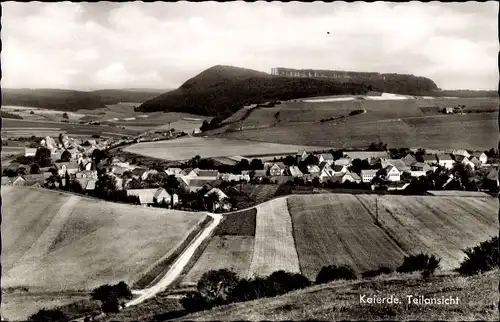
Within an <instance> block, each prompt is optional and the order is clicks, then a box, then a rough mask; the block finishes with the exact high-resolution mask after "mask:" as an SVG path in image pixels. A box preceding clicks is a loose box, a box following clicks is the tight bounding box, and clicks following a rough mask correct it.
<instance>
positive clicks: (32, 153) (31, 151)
mask: <svg viewBox="0 0 500 322" xmlns="http://www.w3.org/2000/svg"><path fill="white" fill-rule="evenodd" d="M36 151H37V149H36V148H24V156H25V157H34V156H35V154H36Z"/></svg>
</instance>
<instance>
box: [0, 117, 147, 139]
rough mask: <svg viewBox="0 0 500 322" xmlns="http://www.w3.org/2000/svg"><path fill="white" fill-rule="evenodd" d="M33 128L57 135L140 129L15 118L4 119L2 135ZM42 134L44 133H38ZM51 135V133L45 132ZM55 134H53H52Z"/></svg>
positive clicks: (23, 133) (125, 132) (128, 132)
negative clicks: (62, 133)
mask: <svg viewBox="0 0 500 322" xmlns="http://www.w3.org/2000/svg"><path fill="white" fill-rule="evenodd" d="M33 129H36V131H37V132H44V133H46V132H47V133H48V132H50V133H52V132H57V135H59V133H61V132H65V133H68V134H89V135H91V134H101V135H103V136H106V135H105V134H108V135H107V136H109V135H114V136H123V135H135V134H137V133H138V131H133V130H127V129H121V128H118V127H112V126H106V125H86V124H70V123H60V122H50V121H43V122H42V121H24V120H14V119H4V120H2V135H4V133H5V134H7V135H9V134H10V135H11V136H26V133H33ZM37 135H39V136H42V134H37ZM45 135H49V134H45ZM52 135H53V134H52Z"/></svg>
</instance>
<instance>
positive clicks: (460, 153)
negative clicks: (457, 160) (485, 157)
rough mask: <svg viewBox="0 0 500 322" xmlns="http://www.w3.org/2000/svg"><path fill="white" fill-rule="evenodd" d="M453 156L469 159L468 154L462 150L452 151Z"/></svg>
mask: <svg viewBox="0 0 500 322" xmlns="http://www.w3.org/2000/svg"><path fill="white" fill-rule="evenodd" d="M452 154H453V155H462V156H464V157H467V158H468V157H470V154H469V152H467V151H465V150H464V149H459V150H453V152H452Z"/></svg>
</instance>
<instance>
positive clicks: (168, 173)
mask: <svg viewBox="0 0 500 322" xmlns="http://www.w3.org/2000/svg"><path fill="white" fill-rule="evenodd" d="M127 142H128V141H123V140H111V139H101V138H93V139H88V140H82V139H77V138H70V137H68V136H65V135H62V134H60V135H59V138H57V139H54V138H52V137H50V136H47V137H45V138H44V139H41V140H39V141H38V142H36V143H35V144H33V143H31V144H30V145H29V146H30V147H26V148H25V153H24V155H22V156H19V157H18V158H17V159H16V160H14V162H11V163H10V164H8V165H7V166H6V167H3V173H2V185H17V186H19V185H21V186H34V187H40V188H49V189H60V190H65V191H68V192H72V193H78V194H83V195H87V196H91V197H96V198H101V199H105V200H110V201H118V202H127V203H134V204H140V205H143V206H155V207H165V208H174V209H183V210H210V211H214V212H225V211H231V210H236V209H241V208H243V207H246V206H248V207H249V206H253V205H254V204H255V203H256V202H258V201H260V202H262V201H263V200H269V199H272V198H273V197H275V196H276V194H275V193H277V190H280V189H277V187H283V186H286V187H289V188H290V187H295V188H296V189H295V190H291V188H290V189H288V190H287V189H281V194H286V192H284V191H288V193H301V192H302V193H304V192H305V193H314V192H315V191H316V190H314V189H313V188H316V189H320V190H319V192H335V191H336V190H335V189H341V188H347V189H351V190H356V189H358V190H360V191H364V192H365V193H366V192H367V191H375V192H384V193H391V192H393V193H398V192H399V193H401V192H405V191H406V192H408V193H425V191H426V190H472V191H479V190H481V191H489V192H495V191H497V190H498V186H497V184H496V177H497V173H498V162H497V161H498V158H497V157H498V156H497V151H496V150H495V149H491V150H490V151H485V152H481V151H475V152H473V151H466V150H449V151H437V150H427V151H426V150H423V149H412V150H411V149H390V150H389V151H386V150H387V149H386V147H385V146H384V145H383V144H381V143H378V144H371V145H370V147H368V148H367V149H366V150H364V151H334V150H330V151H318V152H306V151H305V150H301V151H298V152H297V153H296V154H295V155H293V154H292V155H287V156H283V155H280V156H278V157H274V158H273V159H272V160H269V159H270V157H272V156H267V157H266V158H264V159H267V160H269V161H262V160H261V159H259V158H251V157H239V160H240V161H239V162H238V163H237V164H236V165H232V166H230V165H227V164H218V162H216V161H214V160H213V159H202V157H201V156H195V157H194V158H193V159H192V160H187V161H184V162H180V161H177V162H170V163H168V164H167V165H168V166H162V165H159V164H154V165H152V166H145V165H144V164H143V163H141V162H137V161H136V160H135V159H130V158H126V157H123V156H120V155H119V156H117V157H115V156H113V152H110V151H116V149H114V148H115V147H117V146H120V145H123V144H124V143H127ZM488 155H489V156H488ZM16 161H17V162H16ZM489 161H493V162H489ZM423 180H424V181H426V183H423ZM266 185H267V186H269V185H274V186H275V187H276V188H275V189H267V190H268V191H270V192H269V193H268V195H267V196H265V197H264V199H262V198H260V199H259V200H257V199H255V198H253V200H252V197H251V195H252V194H253V193H252V191H253V190H255V189H258V188H259V187H261V186H266ZM300 187H303V188H304V187H309V188H310V189H302V190H301V189H298V188H300ZM243 188H244V189H243ZM321 188H322V189H321ZM261 190H262V189H261ZM264 190H266V189H264ZM422 190H423V191H422ZM245 191H246V193H245ZM252 201H253V202H252Z"/></svg>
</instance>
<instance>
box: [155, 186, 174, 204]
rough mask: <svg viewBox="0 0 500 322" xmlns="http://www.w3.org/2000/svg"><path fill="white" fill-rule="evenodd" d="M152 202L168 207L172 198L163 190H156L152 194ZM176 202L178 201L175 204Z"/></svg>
mask: <svg viewBox="0 0 500 322" xmlns="http://www.w3.org/2000/svg"><path fill="white" fill-rule="evenodd" d="M174 195H176V194H174ZM176 196H177V195H176ZM153 201H154V203H157V204H161V203H165V204H167V205H170V204H171V202H172V196H171V195H170V194H169V193H168V192H167V190H165V189H164V188H158V189H157V190H156V192H155V193H154V196H153ZM178 201H179V200H177V202H178ZM174 205H175V200H174Z"/></svg>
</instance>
